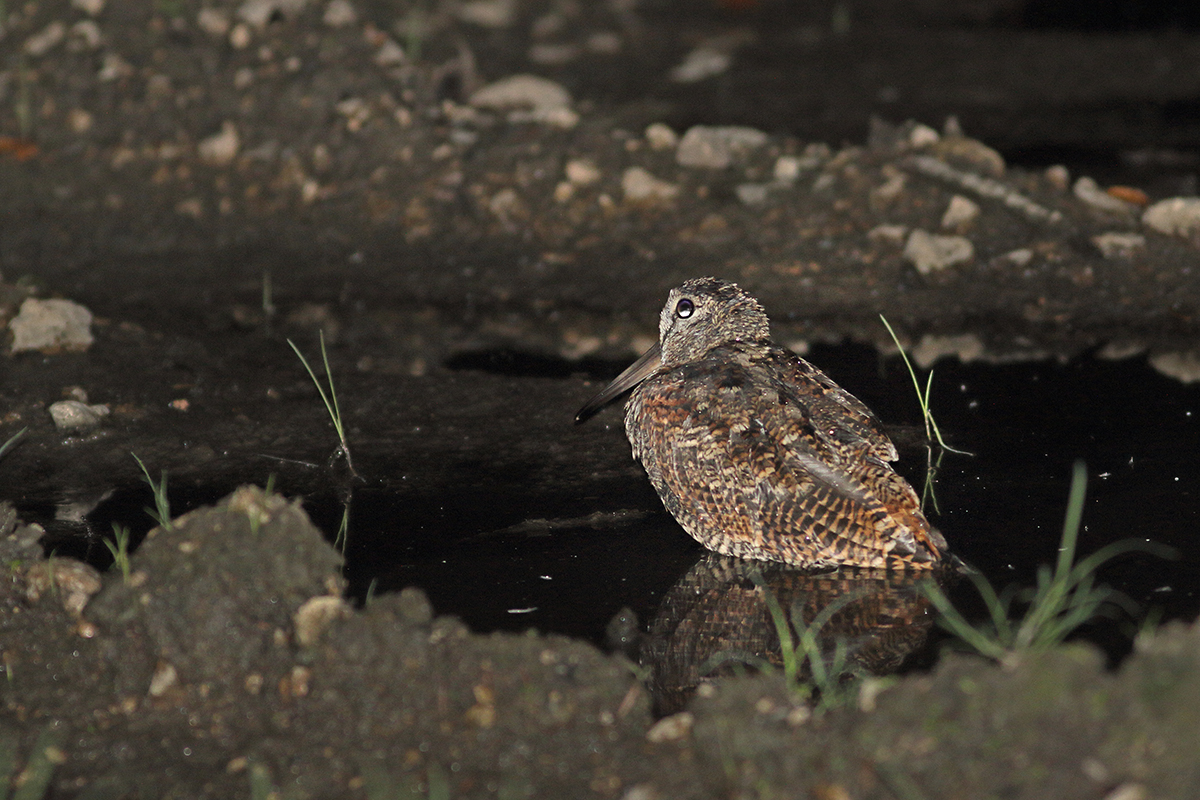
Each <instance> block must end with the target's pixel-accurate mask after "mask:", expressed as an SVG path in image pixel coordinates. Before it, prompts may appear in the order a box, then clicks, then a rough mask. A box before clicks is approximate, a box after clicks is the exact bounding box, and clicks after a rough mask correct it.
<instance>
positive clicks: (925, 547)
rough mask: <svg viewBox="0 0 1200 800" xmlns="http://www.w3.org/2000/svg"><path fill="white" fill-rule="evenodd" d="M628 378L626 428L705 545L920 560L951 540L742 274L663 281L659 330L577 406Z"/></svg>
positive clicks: (902, 565) (880, 436)
mask: <svg viewBox="0 0 1200 800" xmlns="http://www.w3.org/2000/svg"><path fill="white" fill-rule="evenodd" d="M631 388H632V389H633V393H632V395H631V396H630V398H629V401H628V403H626V405H625V431H626V433H627V435H628V436H629V441H630V443H631V444H632V445H633V457H634V458H636V459H638V460H640V461H641V462H642V465H643V466H644V467H645V468H646V473H647V474H648V475H649V476H650V482H651V483H652V484H654V488H655V489H656V490H657V491H658V495H659V497H661V498H662V501H663V505H665V506H666V508H667V510H668V511H670V512H671V515H672V516H674V517H675V519H676V520H677V521H678V522H679V524H680V525H682V526H683V529H684V530H686V531H687V532H688V533H689V534H691V535H692V536H693V537H694V538H695V539H696V540H697V541H698V542H700V543H701V544H702V545H704V546H705V547H707V548H709V549H710V550H715V551H716V552H718V553H723V554H725V555H731V556H739V557H742V558H756V559H763V560H768V561H782V562H784V563H787V564H793V565H796V566H800V567H831V566H837V565H846V566H855V567H876V568H887V569H924V568H929V567H934V566H937V565H938V563H939V562H940V561H941V560H942V559H943V558H944V557H945V556H946V553H947V549H946V542H945V540H944V539H943V538H942V536H941V534H939V533H938V532H937V530H935V529H934V528H932V527H931V526H930V525H929V522H928V521H927V520H926V519H925V516H924V514H922V513H921V508H920V503H919V502H918V500H917V495H916V493H915V492H914V491H913V489H912V487H911V486H909V484H908V482H907V481H905V480H904V479H903V478H901V477H900V476H899V475H897V474H896V473H895V472H894V471H893V470H892V468H891V466H889V462H891V461H895V460H896V458H897V453H896V447H895V445H893V444H892V442H891V440H890V439H888V437H887V436H886V435H885V434H884V432H883V427H882V425H881V424H880V422H879V420H878V419H877V418H876V417H875V415H874V414H872V413H871V411H870V410H869V409H867V407H866V406H865V405H863V404H862V403H861V402H860V401H859V400H858V399H857V398H855V397H853V396H852V395H851V394H850V393H849V392H847V391H846V390H844V389H842V388H841V387H840V386H838V385H837V384H836V383H834V382H833V380H832V379H830V378H829V377H828V376H826V375H825V373H823V372H821V371H820V370H819V369H817V368H816V367H814V366H813V365H812V364H810V363H808V362H807V361H805V360H804V359H803V358H800V357H799V356H798V355H796V354H795V353H793V352H791V351H790V350H788V349H787V348H785V347H780V346H779V345H777V344H775V343H774V342H772V341H771V334H770V323H769V320H768V319H767V315H766V312H765V311H764V310H763V307H762V306H761V305H760V304H759V302H758V301H757V300H755V299H754V298H753V297H751V296H750V295H748V294H747V293H746V292H744V291H743V290H742V289H741V288H739V287H738V286H737V285H736V284H733V283H727V282H725V281H719V280H716V279H714V278H697V279H694V280H690V281H688V282H687V283H685V284H683V285H682V286H680V287H679V288H677V289H674V290H672V291H671V294H670V296H669V297H668V298H667V304H666V306H664V307H663V310H662V315H661V317H660V320H659V343H658V344H657V345H655V346H654V347H652V348H651V349H650V350H649V351H647V352H646V354H645V355H643V356H642V357H641V358H639V359H638V360H637V361H636V362H634V363H633V364H632V365H631V366H630V367H629V368H628V369H626V370H625V371H624V372H623V373H621V374H620V375H619V376H617V378H616V379H615V380H614V381H613V382H612V383H611V384H609V385H608V386H607V387H606V388H605V389H604V390H603V391H602V392H600V393H599V394H598V395H596V397H594V398H593V399H592V400H591V401H589V402H588V403H587V405H585V406H584V407H583V408H582V409H581V410H580V412H579V414H578V415H577V416H576V422H583V421H585V420H586V419H588V418H589V417H591V416H592V415H593V414H595V413H596V412H597V411H599V410H600V409H601V408H602V407H604V406H605V405H607V404H608V403H609V402H610V401H612V400H613V399H614V398H616V397H618V396H619V395H621V394H622V393H624V392H626V391H628V390H629V389H631Z"/></svg>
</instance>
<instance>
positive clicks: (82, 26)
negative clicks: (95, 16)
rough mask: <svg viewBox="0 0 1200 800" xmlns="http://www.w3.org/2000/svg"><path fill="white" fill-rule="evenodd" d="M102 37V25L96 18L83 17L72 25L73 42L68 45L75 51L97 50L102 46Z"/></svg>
mask: <svg viewBox="0 0 1200 800" xmlns="http://www.w3.org/2000/svg"><path fill="white" fill-rule="evenodd" d="M101 38H102V35H101V33H100V26H99V25H97V24H96V23H95V21H94V20H90V19H81V20H79V22H76V23H75V24H74V25H72V26H71V42H70V44H69V45H68V47H69V49H71V50H73V51H78V50H80V49H84V50H95V49H96V48H97V47H99V46H100V40H101Z"/></svg>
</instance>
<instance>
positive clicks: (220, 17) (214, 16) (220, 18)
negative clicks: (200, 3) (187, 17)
mask: <svg viewBox="0 0 1200 800" xmlns="http://www.w3.org/2000/svg"><path fill="white" fill-rule="evenodd" d="M196 25H197V26H198V27H199V28H200V30H202V31H204V32H205V33H207V34H208V35H209V36H218V37H220V36H224V35H225V34H227V33H229V14H228V13H226V12H225V11H224V9H220V8H213V7H212V6H206V7H205V8H202V9H200V13H198V14H197V15H196Z"/></svg>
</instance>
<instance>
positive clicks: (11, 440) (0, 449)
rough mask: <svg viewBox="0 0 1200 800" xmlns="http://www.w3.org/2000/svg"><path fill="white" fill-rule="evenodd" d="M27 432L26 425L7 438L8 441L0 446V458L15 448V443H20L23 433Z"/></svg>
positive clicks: (27, 427)
mask: <svg viewBox="0 0 1200 800" xmlns="http://www.w3.org/2000/svg"><path fill="white" fill-rule="evenodd" d="M27 430H29V426H28V425H26V426H25V427H24V428H21V430H19V431H17V432H16V433H14V434H13V435H12V436H10V437H8V441H6V442H5V443H4V444H0V458H4V454H5V453H7V452H8V451H9V450H12V449H13V448H14V447H16V446H17V443H18V442H20V441H21V437H22V436H24V435H25V431H27Z"/></svg>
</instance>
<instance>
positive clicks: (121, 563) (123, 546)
mask: <svg viewBox="0 0 1200 800" xmlns="http://www.w3.org/2000/svg"><path fill="white" fill-rule="evenodd" d="M112 528H113V538H111V539H105V540H104V546H105V547H107V548H108V552H110V553H112V557H113V565H114V566H116V568H117V569H119V570H121V580H122V581H124V582H125V583H129V528H128V526H125V525H121V524H118V523H116V522H114V523H113V524H112Z"/></svg>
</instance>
